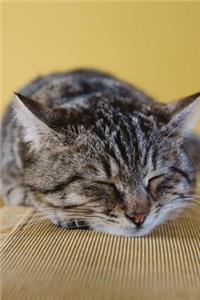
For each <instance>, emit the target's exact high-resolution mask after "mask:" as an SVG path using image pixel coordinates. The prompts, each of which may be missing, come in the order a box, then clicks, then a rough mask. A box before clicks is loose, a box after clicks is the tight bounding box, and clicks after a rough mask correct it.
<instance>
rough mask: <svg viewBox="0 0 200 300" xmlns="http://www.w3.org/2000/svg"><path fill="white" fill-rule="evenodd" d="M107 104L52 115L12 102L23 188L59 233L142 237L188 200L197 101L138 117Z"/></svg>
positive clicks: (24, 101) (129, 108)
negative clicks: (21, 145)
mask: <svg viewBox="0 0 200 300" xmlns="http://www.w3.org/2000/svg"><path fill="white" fill-rule="evenodd" d="M106 97H107V96H105V99H102V96H101V97H99V98H98V99H93V100H91V101H90V102H89V103H87V102H86V103H84V106H83V105H82V104H81V103H80V104H77V105H75V106H74V107H68V108H67V107H65V108H54V109H53V108H50V107H47V106H46V105H44V104H41V103H39V102H36V101H34V100H31V99H28V98H26V97H24V96H22V95H17V99H16V101H15V107H16V108H15V109H16V115H17V118H18V121H19V122H20V123H21V125H22V136H23V139H24V142H25V143H26V145H27V147H28V148H29V153H28V155H26V158H25V165H24V167H25V172H24V182H25V185H26V188H27V190H28V191H29V192H30V193H31V195H32V196H33V199H34V200H33V201H34V203H35V205H36V206H37V207H38V208H39V209H41V210H42V211H43V212H44V213H45V214H46V215H47V216H48V217H49V218H50V219H51V221H52V222H53V223H55V224H57V225H61V226H63V227H66V228H77V227H79V228H91V229H94V230H98V231H103V232H108V233H113V234H118V235H126V236H142V235H145V234H147V233H149V232H150V231H151V230H152V229H154V228H155V227H156V226H157V225H158V224H160V223H162V222H164V221H166V220H168V219H170V218H172V217H174V216H176V215H178V214H179V213H180V211H182V209H183V208H184V207H185V206H187V204H188V203H189V202H190V201H191V200H192V194H193V189H194V184H195V172H196V170H195V168H196V163H197V162H199V153H200V142H199V141H198V138H197V137H196V136H193V135H191V131H190V129H191V128H190V127H191V125H192V123H195V122H193V121H194V118H195V115H197V117H198V118H199V115H200V113H199V110H198V109H199V103H200V93H198V94H196V95H193V96H191V97H187V98H185V99H182V100H180V101H178V102H174V103H172V104H168V105H159V104H152V106H151V107H147V106H144V107H143V108H141V109H140V112H138V111H137V108H136V107H134V102H132V100H131V99H128V100H127V99H126V100H123V99H112V98H110V99H108V98H109V97H108V98H106Z"/></svg>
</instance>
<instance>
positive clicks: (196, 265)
mask: <svg viewBox="0 0 200 300" xmlns="http://www.w3.org/2000/svg"><path fill="white" fill-rule="evenodd" d="M11 209H13V210H14V208H11ZM1 253H2V256H1V266H2V271H1V284H2V288H1V292H2V299H3V300H8V299H10V300H29V299H37V300H39V299H41V300H46V299H48V300H51V299H52V300H55V299H59V300H60V299H67V300H76V299H88V300H96V299H109V300H118V299H119V300H123V299H131V300H140V299H141V300H143V299H148V300H155V299H161V300H162V299H169V300H176V299H181V300H190V299H191V300H193V299H200V221H199V218H198V214H197V216H196V217H185V218H180V219H179V220H177V221H175V222H170V223H168V224H165V225H162V226H160V227H159V228H158V229H157V230H156V231H155V232H154V233H153V234H152V235H150V236H147V237H144V238H125V237H116V236H111V235H107V234H103V233H96V232H92V231H80V230H75V231H72V230H65V229H61V228H57V227H55V226H53V225H52V224H50V223H49V222H48V221H44V220H43V221H39V220H37V217H36V216H35V215H34V212H33V211H32V210H30V209H28V210H27V211H26V216H25V217H24V218H23V221H22V222H21V223H20V224H19V225H18V226H17V227H16V228H15V229H14V230H13V231H12V232H11V234H10V235H9V236H8V237H7V238H6V239H5V240H4V242H3V243H2V249H1Z"/></svg>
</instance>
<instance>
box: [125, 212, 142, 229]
mask: <svg viewBox="0 0 200 300" xmlns="http://www.w3.org/2000/svg"><path fill="white" fill-rule="evenodd" d="M125 215H126V217H127V218H128V219H129V220H131V221H132V222H133V223H134V224H135V225H136V226H137V227H138V228H139V227H141V225H142V224H143V223H144V220H145V218H146V216H147V214H145V213H141V214H134V213H131V212H128V211H127V212H126V213H125Z"/></svg>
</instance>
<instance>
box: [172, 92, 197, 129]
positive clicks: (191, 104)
mask: <svg viewBox="0 0 200 300" xmlns="http://www.w3.org/2000/svg"><path fill="white" fill-rule="evenodd" d="M166 109H167V112H168V114H169V118H170V120H169V122H168V124H167V130H168V132H175V131H176V130H177V131H179V132H182V133H183V134H185V133H187V132H191V131H192V130H193V129H194V128H195V126H196V125H197V123H198V121H200V93H196V94H194V95H192V96H189V97H186V98H183V99H181V100H178V101H176V102H174V103H170V104H168V105H167V107H166Z"/></svg>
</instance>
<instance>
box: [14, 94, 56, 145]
mask: <svg viewBox="0 0 200 300" xmlns="http://www.w3.org/2000/svg"><path fill="white" fill-rule="evenodd" d="M15 95H16V97H15V100H14V103H13V104H14V110H15V114H16V117H17V120H18V122H19V123H20V124H21V125H22V127H23V128H24V137H23V138H24V141H25V142H28V143H29V142H31V144H32V145H33V147H35V148H37V149H38V148H40V146H41V144H42V143H43V142H44V141H47V140H48V141H53V140H54V141H55V140H56V138H57V137H58V135H59V134H58V133H57V132H55V131H54V130H53V128H52V127H53V124H54V123H56V121H58V120H59V116H58V115H57V114H56V112H54V110H53V109H51V108H50V107H48V106H46V105H44V104H42V103H40V102H38V101H35V100H32V99H30V98H27V97H25V96H23V95H21V94H18V93H15Z"/></svg>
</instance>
